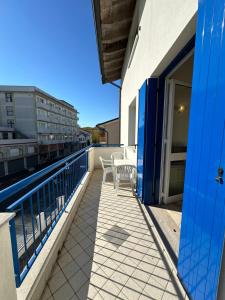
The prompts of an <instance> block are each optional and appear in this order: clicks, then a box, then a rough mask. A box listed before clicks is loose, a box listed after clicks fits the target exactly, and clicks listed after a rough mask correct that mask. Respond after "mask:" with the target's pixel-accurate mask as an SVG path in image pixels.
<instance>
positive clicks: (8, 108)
mask: <svg viewBox="0 0 225 300" xmlns="http://www.w3.org/2000/svg"><path fill="white" fill-rule="evenodd" d="M6 115H7V116H13V107H12V106H6Z"/></svg>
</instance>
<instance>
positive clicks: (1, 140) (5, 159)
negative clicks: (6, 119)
mask: <svg viewBox="0 0 225 300" xmlns="http://www.w3.org/2000/svg"><path fill="white" fill-rule="evenodd" d="M37 165H38V144H37V140H35V139H24V138H21V137H20V136H19V135H18V134H17V133H16V132H15V130H14V129H13V128H7V127H0V177H3V176H7V175H10V174H13V173H17V172H20V171H23V170H29V171H33V170H34V169H35V168H36V167H37Z"/></svg>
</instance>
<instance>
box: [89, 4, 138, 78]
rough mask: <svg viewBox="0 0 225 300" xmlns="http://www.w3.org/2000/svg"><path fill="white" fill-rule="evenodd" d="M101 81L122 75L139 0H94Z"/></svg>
mask: <svg viewBox="0 0 225 300" xmlns="http://www.w3.org/2000/svg"><path fill="white" fill-rule="evenodd" d="M92 3H93V12H94V20H95V30H96V38H97V44H98V52H99V61H100V67H101V74H102V82H103V83H107V82H112V81H115V80H118V79H120V78H121V71H122V66H123V61H124V56H125V51H126V47H127V41H128V37H129V32H130V27H131V23H132V18H133V13H134V9H135V4H136V0H92Z"/></svg>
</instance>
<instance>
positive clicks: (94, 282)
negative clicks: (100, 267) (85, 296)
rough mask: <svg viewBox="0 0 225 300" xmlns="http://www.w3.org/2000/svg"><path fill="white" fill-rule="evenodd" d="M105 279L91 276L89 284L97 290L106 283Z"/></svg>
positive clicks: (99, 276)
mask: <svg viewBox="0 0 225 300" xmlns="http://www.w3.org/2000/svg"><path fill="white" fill-rule="evenodd" d="M106 281H107V277H106V276H101V275H98V274H93V275H92V276H91V278H90V283H91V284H92V285H94V286H95V287H97V288H102V286H103V285H104V284H105V283H106Z"/></svg>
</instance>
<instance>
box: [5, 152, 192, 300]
mask: <svg viewBox="0 0 225 300" xmlns="http://www.w3.org/2000/svg"><path fill="white" fill-rule="evenodd" d="M82 151H83V152H82ZM82 151H81V152H80V153H81V154H80V155H79V156H76V158H75V159H74V158H73V160H71V158H70V161H69V163H67V164H66V165H65V167H62V170H61V171H60V170H59V171H57V173H55V174H54V175H52V176H51V178H49V179H47V181H46V182H45V183H43V184H42V186H41V187H40V189H38V187H36V190H35V191H33V192H32V193H33V194H31V192H30V194H29V195H28V196H27V197H26V195H25V196H23V201H24V202H22V203H23V205H24V208H23V209H25V206H26V205H25V201H27V200H26V199H28V204H29V203H30V205H31V204H32V205H31V206H30V205H28V206H27V209H28V208H29V209H30V208H34V203H32V200H30V199H34V198H35V197H36V196H34V193H36V192H38V190H39V192H38V195H39V196H38V197H39V198H41V193H43V192H40V191H41V190H42V191H44V190H45V188H44V186H45V187H48V186H49V185H50V189H49V190H48V191H51V199H50V198H49V199H48V200H49V201H50V202H51V201H52V200H53V199H54V201H56V199H58V200H57V201H56V202H57V205H56V206H54V209H52V210H51V211H48V214H47V217H46V215H45V219H44V223H42V221H40V220H41V218H40V211H41V209H40V207H41V206H42V204H41V206H40V207H39V209H38V211H39V216H37V217H39V218H37V220H39V223H38V221H37V222H36V225H35V226H34V225H32V224H33V222H32V219H30V221H27V224H26V227H27V228H28V227H30V228H31V230H30V233H29V234H30V235H29V237H25V239H23V240H21V241H20V243H21V244H20V245H22V246H21V247H23V248H24V249H23V250H22V251H23V252H24V253H25V254H26V255H27V257H26V256H23V260H22V261H21V260H18V253H15V247H13V249H14V250H13V253H14V257H13V258H14V268H15V257H16V260H17V268H15V269H16V270H17V273H16V279H17V287H18V288H17V290H16V294H17V299H43V300H44V299H45V300H46V299H49V300H52V299H59V300H60V299H62V300H66V299H80V300H83V299H163V300H166V299H169V300H172V299H187V298H185V297H186V295H185V292H184V290H183V289H182V287H181V285H180V283H179V281H178V278H177V276H176V274H175V268H174V266H173V265H172V262H171V261H170V259H169V257H168V255H167V252H166V251H165V249H164V247H163V244H162V243H161V240H160V238H159V236H158V234H157V232H156V230H155V228H154V226H153V224H152V222H151V219H150V218H149V216H148V215H147V213H146V211H145V208H144V206H142V205H141V204H140V203H139V201H138V200H137V199H136V198H135V197H134V196H133V195H132V193H131V190H130V189H129V188H128V187H126V186H125V187H124V188H121V189H120V190H119V193H118V194H116V191H115V189H114V187H113V182H112V180H111V178H108V182H107V183H106V184H102V171H101V169H100V162H99V156H102V157H104V158H106V159H108V158H110V155H111V153H112V152H118V151H123V148H121V147H96V148H89V149H88V151H87V152H86V150H85V152H84V150H82ZM129 151H130V153H128V154H127V155H133V158H134V157H135V151H134V150H133V149H130V150H129ZM129 151H128V152H129ZM130 157H132V156H130ZM131 159H132V158H131ZM64 162H65V159H64ZM74 163H76V165H74ZM79 170H80V171H79ZM75 171H76V172H75ZM77 174H79V175H77ZM77 176H78V177H77ZM52 182H53V183H55V182H60V183H59V186H58V187H56V186H55V188H54V187H53V186H52ZM51 186H52V188H51ZM74 186H76V188H75V189H74ZM63 187H66V190H64V188H63ZM14 190H15V189H14ZM47 194H48V197H49V192H48V193H47ZM52 195H53V196H54V197H53V196H52ZM59 195H60V196H59ZM62 195H64V196H63V198H62ZM3 196H4V194H3ZM59 197H60V199H61V200H60V202H59ZM39 198H38V199H39ZM62 199H63V200H62ZM67 199H68V201H67ZM17 202H18V201H17ZM40 203H42V201H40ZM18 204H19V205H21V202H18V203H14V204H13V205H12V206H11V208H10V209H8V211H11V212H16V211H17V214H18V210H16V208H18ZM51 207H52V206H51ZM24 211H25V210H24ZM24 211H22V215H23V214H24ZM42 216H43V214H42ZM11 217H12V216H11ZM20 217H21V215H20ZM10 222H11V226H12V224H13V223H12V221H10ZM14 222H15V223H18V222H17V220H15V217H14ZM29 222H30V223H29ZM29 224H30V226H28V225H29ZM38 224H39V225H38ZM43 224H45V228H43ZM40 225H41V226H40ZM32 226H33V229H32ZM40 227H42V229H40ZM11 228H13V226H12V227H11ZM46 229H48V230H47V231H46ZM13 232H14V241H13V235H12V233H13ZM46 232H47V235H45V234H44V233H46ZM22 236H23V235H22ZM26 238H27V240H26ZM41 238H43V239H42V241H44V242H43V244H42V242H41V243H40V242H39V243H40V244H39V245H38V243H32V241H34V240H35V241H40V240H41ZM28 239H29V241H31V242H28ZM44 239H45V240H44ZM11 240H12V242H14V246H15V231H13V230H12V229H11ZM29 243H30V244H29ZM17 244H18V235H17ZM40 245H41V246H40ZM0 262H1V251H0ZM4 263H6V262H4ZM7 265H10V264H9V263H7ZM3 269H4V268H3ZM7 272H9V268H7ZM8 277H9V274H8ZM9 286H10V285H9V284H8V285H7V290H8V289H9ZM11 286H12V287H11V288H12V289H13V284H11ZM0 295H1V286H0ZM11 295H14V297H15V293H14V294H13V293H12V294H11ZM10 297H11V298H9V299H12V300H14V299H16V298H12V296H10ZM0 298H1V297H0ZM4 299H7V298H4Z"/></svg>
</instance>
